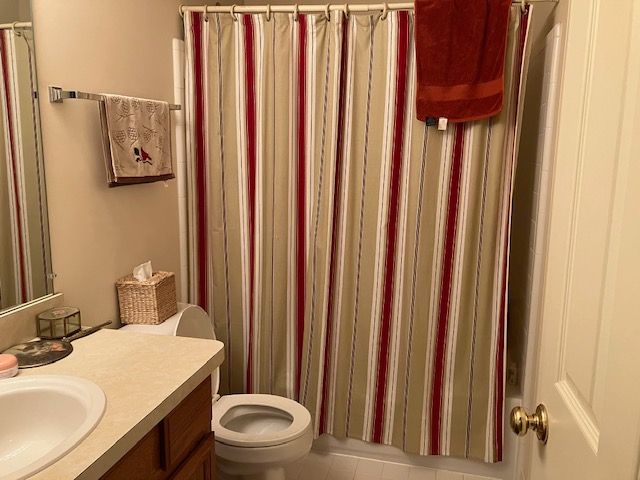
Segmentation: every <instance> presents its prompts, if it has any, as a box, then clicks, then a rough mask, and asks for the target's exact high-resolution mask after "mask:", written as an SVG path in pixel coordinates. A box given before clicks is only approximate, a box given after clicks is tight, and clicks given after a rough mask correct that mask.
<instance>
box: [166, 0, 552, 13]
mask: <svg viewBox="0 0 640 480" xmlns="http://www.w3.org/2000/svg"><path fill="white" fill-rule="evenodd" d="M558 1H559V0H525V2H523V1H522V0H512V2H511V3H512V4H514V5H519V4H524V3H527V4H531V3H558ZM178 10H179V12H180V15H182V14H184V12H203V13H231V14H235V13H266V14H270V13H296V12H298V13H327V12H328V11H342V12H347V13H351V12H355V13H357V12H375V11H378V10H382V11H385V10H390V11H391V10H413V2H406V3H372V4H368V5H367V4H356V3H354V4H350V3H343V4H330V3H327V4H325V5H270V4H265V5H224V6H223V5H201V6H190V7H188V6H184V5H180V8H179V9H178Z"/></svg>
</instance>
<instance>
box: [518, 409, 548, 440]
mask: <svg viewBox="0 0 640 480" xmlns="http://www.w3.org/2000/svg"><path fill="white" fill-rule="evenodd" d="M510 423H511V430H513V433H515V434H516V435H519V436H520V437H522V436H524V435H526V434H527V432H528V431H529V429H531V430H533V431H534V432H536V435H537V436H538V440H540V441H541V442H542V443H547V439H548V438H549V416H548V415H547V407H545V406H544V405H543V404H542V403H541V404H540V405H538V406H537V407H536V411H535V413H533V415H529V414H528V413H527V411H526V410H525V409H524V408H522V407H515V408H514V409H513V410H511V419H510Z"/></svg>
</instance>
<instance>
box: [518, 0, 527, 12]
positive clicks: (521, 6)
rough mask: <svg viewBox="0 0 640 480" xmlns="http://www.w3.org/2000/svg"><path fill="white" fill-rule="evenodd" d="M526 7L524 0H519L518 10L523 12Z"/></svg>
mask: <svg viewBox="0 0 640 480" xmlns="http://www.w3.org/2000/svg"><path fill="white" fill-rule="evenodd" d="M526 9H527V5H526V4H525V0H520V10H521V11H522V12H524V11H525V10H526Z"/></svg>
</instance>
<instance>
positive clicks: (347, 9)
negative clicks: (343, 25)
mask: <svg viewBox="0 0 640 480" xmlns="http://www.w3.org/2000/svg"><path fill="white" fill-rule="evenodd" d="M343 10H344V18H349V4H348V3H345V4H344V7H343Z"/></svg>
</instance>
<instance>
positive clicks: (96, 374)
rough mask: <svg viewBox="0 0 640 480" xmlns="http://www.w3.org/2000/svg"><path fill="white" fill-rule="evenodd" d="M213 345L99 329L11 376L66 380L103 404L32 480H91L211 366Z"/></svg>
mask: <svg viewBox="0 0 640 480" xmlns="http://www.w3.org/2000/svg"><path fill="white" fill-rule="evenodd" d="M223 358H224V346H223V344H222V343H221V342H218V341H215V340H202V339H197V338H185V337H171V336H160V335H149V334H144V333H134V332H126V331H121V330H106V329H105V330H100V331H99V332H97V333H94V334H93V335H89V336H87V337H84V338H81V339H78V340H75V341H74V342H73V352H72V353H71V355H69V356H68V357H66V358H64V359H62V360H60V361H58V362H56V363H53V364H51V365H46V366H43V367H38V368H33V369H25V370H20V373H19V376H31V375H52V374H54V375H73V376H76V377H82V378H86V379H87V380H91V381H92V382H94V383H96V384H97V385H98V386H100V388H102V390H103V391H104V393H105V395H106V397H107V406H106V410H105V413H104V415H103V417H102V419H101V420H100V422H99V423H98V425H97V427H96V428H95V430H93V432H91V433H90V434H89V435H88V436H87V437H86V438H85V439H84V440H83V441H82V442H81V443H80V444H79V445H78V446H77V447H76V448H74V449H73V450H71V451H70V452H69V453H68V454H67V455H65V456H64V457H62V458H61V459H60V460H58V461H57V462H55V463H54V464H52V465H50V466H49V467H47V468H45V469H44V470H42V471H41V472H39V473H37V474H36V475H34V476H33V477H30V478H32V479H35V480H45V479H46V480H67V479H92V480H93V479H97V478H99V477H100V476H101V475H103V474H104V473H106V472H107V471H108V470H109V468H111V467H112V466H113V465H114V464H115V463H116V462H117V461H118V460H119V459H120V458H122V456H123V455H124V454H125V453H127V452H128V451H129V450H130V449H131V448H132V447H133V446H134V445H135V444H136V443H137V442H138V441H139V440H141V439H142V437H144V436H145V435H146V434H147V433H148V432H149V431H151V429H152V428H153V427H154V426H155V425H156V424H157V423H158V422H159V421H160V420H162V419H163V418H164V417H165V416H166V415H167V414H168V413H169V412H170V411H171V410H173V408H175V407H176V406H177V405H178V404H179V403H180V401H182V400H183V399H184V398H185V397H186V396H187V395H188V394H189V393H190V392H191V391H192V390H193V389H194V388H195V387H196V386H198V385H199V384H200V383H201V382H202V381H203V380H204V379H205V378H207V377H208V376H209V375H211V373H212V372H213V371H214V370H215V368H216V367H218V366H219V365H220V364H221V363H222V361H223Z"/></svg>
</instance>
